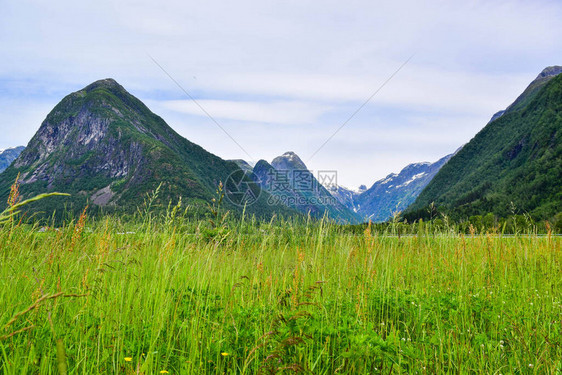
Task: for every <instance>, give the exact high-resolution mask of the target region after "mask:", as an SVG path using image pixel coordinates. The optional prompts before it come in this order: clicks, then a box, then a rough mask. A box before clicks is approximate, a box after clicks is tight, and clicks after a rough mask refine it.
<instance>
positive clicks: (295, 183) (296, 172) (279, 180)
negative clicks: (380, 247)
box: [253, 152, 360, 223]
mask: <svg viewBox="0 0 562 375" xmlns="http://www.w3.org/2000/svg"><path fill="white" fill-rule="evenodd" d="M253 172H254V175H255V176H256V179H257V181H258V182H259V183H260V184H261V186H262V188H263V189H264V190H266V191H268V192H270V193H271V195H272V197H271V198H270V199H272V200H271V202H272V204H285V205H287V206H288V207H291V208H293V209H296V210H297V211H299V212H301V213H304V214H310V215H311V216H312V217H315V218H321V217H323V216H324V215H326V216H327V217H328V218H330V219H333V220H335V221H338V222H340V223H357V222H359V221H360V217H359V216H358V215H356V214H355V213H354V212H353V211H352V210H350V209H348V208H347V207H346V206H344V205H343V204H342V203H340V202H339V201H338V200H337V199H336V198H334V197H333V196H332V195H331V194H330V192H329V191H328V190H327V189H326V188H325V187H324V186H322V184H320V183H319V182H318V180H317V179H316V177H315V176H314V173H312V172H311V171H309V170H308V168H307V167H306V165H305V164H304V163H303V161H302V160H301V159H300V158H299V157H298V156H297V155H296V154H295V153H294V152H286V153H284V154H283V155H281V156H278V157H276V158H275V159H273V161H272V162H271V164H269V163H268V162H267V161H265V160H260V161H258V163H256V165H255V167H254V169H253Z"/></svg>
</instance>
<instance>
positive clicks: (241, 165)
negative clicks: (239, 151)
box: [229, 159, 253, 172]
mask: <svg viewBox="0 0 562 375" xmlns="http://www.w3.org/2000/svg"><path fill="white" fill-rule="evenodd" d="M229 161H231V162H233V163H236V165H238V167H239V168H240V169H242V170H243V171H245V172H251V171H252V170H253V168H252V166H251V165H250V163H248V162H247V161H245V160H242V159H232V160H229Z"/></svg>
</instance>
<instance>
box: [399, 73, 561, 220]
mask: <svg viewBox="0 0 562 375" xmlns="http://www.w3.org/2000/svg"><path fill="white" fill-rule="evenodd" d="M560 72H562V68H560V67H550V68H547V69H545V70H544V71H543V72H542V73H541V74H539V76H538V77H537V79H536V80H535V81H533V82H532V83H531V84H530V85H529V87H528V88H527V89H526V90H525V92H524V93H523V94H522V95H521V96H519V98H517V100H516V101H515V102H514V104H512V105H511V106H510V107H508V109H507V110H506V112H505V113H504V114H503V115H502V116H501V117H499V118H497V119H495V120H494V121H492V122H490V123H489V124H488V125H486V126H485V127H484V128H483V129H482V130H481V131H480V132H479V133H478V134H477V135H476V136H475V137H474V138H473V139H472V140H471V141H470V142H469V143H468V144H466V145H465V146H464V147H463V148H462V149H461V150H460V151H459V152H458V153H457V154H456V155H455V156H454V157H453V158H451V160H449V162H448V163H447V164H446V165H445V166H444V167H443V168H442V169H441V170H440V171H439V173H437V175H436V176H435V178H434V179H433V180H432V181H431V182H430V183H429V184H428V185H427V187H426V188H425V189H424V190H423V191H422V193H421V194H420V195H419V197H418V198H417V200H416V201H415V203H414V204H413V205H412V206H411V207H410V209H409V210H408V211H409V212H408V213H407V215H406V217H407V218H408V217H409V218H410V219H414V218H417V217H423V216H425V214H424V212H425V211H426V208H427V206H428V205H429V204H430V203H431V202H435V204H436V206H437V207H438V208H439V209H440V210H442V211H444V212H446V213H448V214H450V215H452V216H453V217H455V218H465V217H467V216H470V215H481V214H485V213H487V212H492V213H494V214H496V215H499V216H507V215H509V214H511V211H512V210H513V209H514V208H515V209H516V210H517V211H522V212H528V213H530V214H531V215H532V216H534V217H536V218H539V219H548V218H551V217H552V216H554V215H555V214H556V213H557V212H560V211H562V189H561V188H560V186H561V183H562V75H561V74H557V73H560ZM512 203H513V204H512Z"/></svg>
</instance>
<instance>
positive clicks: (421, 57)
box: [0, 0, 562, 188]
mask: <svg viewBox="0 0 562 375" xmlns="http://www.w3.org/2000/svg"><path fill="white" fill-rule="evenodd" d="M0 2H1V8H2V12H1V14H0V46H1V47H2V48H1V51H2V52H1V54H2V58H1V59H0V134H1V136H0V149H2V148H7V147H11V146H17V145H26V144H27V142H28V141H29V140H30V139H31V137H32V136H33V134H34V133H35V132H36V131H37V129H38V128H39V126H40V125H41V122H42V121H43V120H44V118H45V117H46V115H47V114H48V113H49V111H50V110H51V109H52V108H53V107H54V106H55V105H56V104H57V103H58V102H59V101H60V100H61V99H62V98H63V97H64V96H65V95H67V94H69V93H70V92H73V91H77V90H80V89H81V88H83V87H85V86H87V85H88V84H89V83H91V82H93V81H96V80H98V79H102V78H109V77H111V78H114V79H116V80H117V81H118V82H119V83H120V84H121V85H123V86H124V87H125V88H126V89H127V90H128V91H129V92H130V93H132V94H133V95H135V96H137V97H138V98H139V99H141V100H142V101H143V102H145V104H147V105H148V107H149V108H150V109H151V110H152V111H153V112H155V113H157V114H158V115H160V116H161V117H163V118H164V120H166V122H167V123H168V124H169V125H170V126H172V127H173V128H174V129H175V130H176V131H177V132H178V133H180V134H181V135H183V136H184V137H186V138H187V139H189V140H190V141H192V142H195V143H197V144H199V145H201V146H202V147H204V148H205V149H206V150H208V151H210V152H212V153H214V154H216V155H218V156H220V157H222V158H224V159H238V158H239V159H245V160H247V161H250V162H251V161H254V162H256V161H258V160H259V159H266V160H268V161H271V160H272V159H273V158H274V157H276V156H278V155H280V154H282V153H284V152H286V151H294V152H296V153H297V154H298V155H299V156H300V157H301V159H302V160H303V161H304V162H305V164H306V165H307V166H308V168H309V169H311V170H313V171H315V172H316V171H319V170H335V171H337V173H338V183H339V184H340V185H343V186H347V187H350V188H357V187H358V186H359V185H360V184H365V185H367V186H370V185H372V184H373V183H374V182H375V181H376V180H378V179H381V178H384V177H385V176H386V175H388V174H389V173H392V172H398V171H400V170H401V169H402V168H403V167H404V166H406V165H407V164H409V163H413V162H421V161H436V160H437V159H439V158H441V157H442V156H445V155H447V154H449V153H451V152H454V151H455V150H456V149H457V148H459V147H460V146H462V145H463V144H465V143H466V142H468V141H470V139H471V138H472V137H473V136H474V135H475V134H476V133H477V132H478V131H479V130H480V129H482V127H484V126H485V125H486V123H487V122H488V120H489V119H490V117H491V116H492V115H493V114H494V113H495V112H497V111H498V110H500V109H503V108H505V107H507V106H508V105H509V104H510V103H511V102H513V100H514V99H515V98H516V97H517V96H518V95H519V94H520V93H521V92H522V91H523V90H524V89H525V87H526V86H527V85H528V84H529V83H530V82H531V81H532V80H533V79H534V78H535V77H536V76H537V75H538V74H539V73H540V71H541V70H542V69H544V68H545V67H547V66H550V65H562V27H560V26H561V25H560V20H561V19H562V2H560V1H540V0H539V1H533V2H528V1H501V0H498V1H462V2H461V1H438V0H429V1H423V2H420V1H414V0H408V1H396V0H395V1H389V2H386V1H373V0H367V1H354V0H349V1H345V2H342V1H331V0H322V1H306V0H299V1H292V0H284V1H268V0H263V1H259V2H258V1H247V0H241V1H236V2H233V1H214V0H210V1H167V2H156V1H131V0H123V1H118V2H117V1H116V2H109V1H103V0H101V1H95V2H94V1H81V2H77V1H57V2H52V1H25V0H23V1H12V2H8V1H6V0H0ZM170 77H171V78H170ZM172 79H173V80H172ZM174 81H175V82H177V84H179V86H181V88H180V87H178V85H176V83H175V82H174ZM184 91H185V92H187V93H188V94H189V95H190V96H191V97H193V98H194V99H195V100H196V101H197V103H198V104H196V103H195V102H194V101H192V100H191V99H190V98H189V96H188V95H186V93H185V92H184ZM371 97H372V98H371ZM369 98H371V100H368V99H369ZM201 108H203V109H204V111H203V110H202V109H201ZM358 110H359V111H358ZM205 112H206V113H205ZM207 113H208V115H209V116H208V115H207ZM344 124H345V125H344ZM342 125H343V127H342ZM340 128H341V129H340ZM338 129H340V130H339V131H337V130H338ZM227 133H228V134H227ZM229 135H230V136H229ZM231 137H232V138H233V139H234V140H235V141H236V142H234V141H233V140H232V139H231ZM328 139H329V141H328ZM326 141H328V142H326Z"/></svg>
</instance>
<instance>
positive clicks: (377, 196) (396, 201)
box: [355, 154, 453, 222]
mask: <svg viewBox="0 0 562 375" xmlns="http://www.w3.org/2000/svg"><path fill="white" fill-rule="evenodd" d="M452 156H453V154H450V155H447V156H445V157H443V158H441V159H439V160H438V161H436V162H435V163H429V162H424V163H414V164H409V165H407V166H406V167H405V168H404V169H402V170H401V171H400V173H398V174H396V173H391V174H389V175H388V176H386V177H385V178H384V179H382V180H379V181H377V182H375V183H374V184H373V186H371V187H370V188H369V189H368V190H367V191H365V192H364V193H362V194H360V195H359V196H357V198H356V199H355V205H356V206H357V213H359V214H360V215H361V216H362V217H365V218H366V219H368V220H372V221H374V222H380V221H385V220H388V219H390V218H392V216H393V215H394V214H395V213H398V212H403V211H404V210H405V209H406V208H407V207H408V206H409V205H410V204H412V203H413V202H414V201H415V200H416V198H417V196H418V195H419V194H420V193H421V191H422V190H423V188H424V187H425V186H426V185H427V184H428V183H429V182H430V181H431V179H432V178H433V177H434V176H435V175H436V174H437V172H438V171H439V169H440V168H441V167H442V166H443V165H444V164H445V163H447V161H448V160H449V159H450V158H451V157H452Z"/></svg>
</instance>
